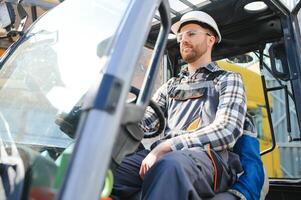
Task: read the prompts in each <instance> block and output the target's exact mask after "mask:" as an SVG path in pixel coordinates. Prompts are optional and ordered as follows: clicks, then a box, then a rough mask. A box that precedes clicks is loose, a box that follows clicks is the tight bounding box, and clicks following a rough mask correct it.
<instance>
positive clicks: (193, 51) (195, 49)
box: [180, 43, 207, 63]
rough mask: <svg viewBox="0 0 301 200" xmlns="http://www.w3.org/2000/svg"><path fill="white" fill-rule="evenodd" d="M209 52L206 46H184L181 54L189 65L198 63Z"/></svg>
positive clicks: (181, 48)
mask: <svg viewBox="0 0 301 200" xmlns="http://www.w3.org/2000/svg"><path fill="white" fill-rule="evenodd" d="M206 51H207V46H206V44H204V43H203V44H197V45H196V46H193V45H188V44H186V45H183V47H182V46H181V47H180V53H181V56H182V58H183V60H184V61H185V62H187V63H193V62H195V61H197V60H198V59H199V58H200V57H202V56H203V55H204V54H205V53H206Z"/></svg>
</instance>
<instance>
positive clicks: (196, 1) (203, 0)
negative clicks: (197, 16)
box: [188, 0, 211, 5]
mask: <svg viewBox="0 0 301 200" xmlns="http://www.w3.org/2000/svg"><path fill="white" fill-rule="evenodd" d="M188 1H189V2H190V3H192V4H194V5H198V4H209V3H211V1H209V0H188Z"/></svg>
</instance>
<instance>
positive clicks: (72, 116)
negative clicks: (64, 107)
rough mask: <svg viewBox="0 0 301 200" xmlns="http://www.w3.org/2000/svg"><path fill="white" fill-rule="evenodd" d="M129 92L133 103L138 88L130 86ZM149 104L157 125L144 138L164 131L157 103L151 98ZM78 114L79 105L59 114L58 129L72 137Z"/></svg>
mask: <svg viewBox="0 0 301 200" xmlns="http://www.w3.org/2000/svg"><path fill="white" fill-rule="evenodd" d="M130 93H132V94H134V95H135V96H136V98H135V99H134V100H132V101H130V103H135V102H136V99H137V97H138V96H139V93H140V90H139V89H138V88H136V87H133V86H131V89H130ZM149 106H150V107H151V108H152V109H153V110H154V112H155V114H156V115H157V116H158V119H159V126H158V128H157V130H155V131H153V132H145V133H144V138H152V137H156V136H158V135H160V134H161V133H162V132H163V131H164V129H165V126H166V122H165V117H164V114H163V112H162V110H161V108H160V107H159V106H158V105H157V103H155V102H154V101H153V100H150V103H149ZM80 114H81V106H74V107H73V109H72V110H71V111H70V113H68V114H67V113H63V114H60V115H59V116H58V117H57V118H56V120H55V123H56V124H57V125H59V127H60V129H61V130H62V131H63V132H64V133H66V134H67V135H68V136H69V137H71V138H74V137H75V130H76V128H77V125H78V122H79V117H80Z"/></svg>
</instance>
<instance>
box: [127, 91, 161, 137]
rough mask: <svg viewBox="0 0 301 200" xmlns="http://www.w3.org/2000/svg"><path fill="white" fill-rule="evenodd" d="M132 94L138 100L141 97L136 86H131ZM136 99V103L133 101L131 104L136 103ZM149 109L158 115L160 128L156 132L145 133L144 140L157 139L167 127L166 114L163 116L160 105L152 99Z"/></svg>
mask: <svg viewBox="0 0 301 200" xmlns="http://www.w3.org/2000/svg"><path fill="white" fill-rule="evenodd" d="M130 93H132V94H134V95H135V96H136V99H137V97H138V96H139V93H140V90H139V89H138V88H136V87H134V86H131V89H130ZM136 99H135V100H134V101H132V102H131V103H135V101H136ZM149 107H151V108H152V109H153V111H154V112H155V114H156V115H157V117H158V120H159V126H158V127H157V130H155V131H152V132H145V133H144V138H152V137H156V136H158V135H160V134H161V133H162V132H163V131H164V129H165V126H166V120H165V117H164V114H163V112H162V110H161V108H160V107H159V106H158V104H157V103H156V102H154V101H153V100H152V99H151V100H150V102H149Z"/></svg>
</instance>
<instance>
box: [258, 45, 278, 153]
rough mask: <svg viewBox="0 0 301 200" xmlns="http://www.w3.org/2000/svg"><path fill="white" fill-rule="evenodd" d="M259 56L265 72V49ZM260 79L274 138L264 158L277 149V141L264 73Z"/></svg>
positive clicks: (261, 68)
mask: <svg viewBox="0 0 301 200" xmlns="http://www.w3.org/2000/svg"><path fill="white" fill-rule="evenodd" d="M259 56H260V58H259V67H260V71H261V72H262V71H263V49H261V50H259ZM260 77H261V82H262V87H263V90H264V92H263V94H264V99H265V105H266V109H267V114H268V120H269V125H270V130H271V138H272V146H271V147H270V148H268V149H266V150H264V151H261V152H260V155H261V156H263V155H264V154H267V153H269V152H271V151H273V150H274V149H275V147H276V139H275V133H274V128H273V123H272V116H271V109H270V103H269V97H268V93H267V87H266V82H265V78H264V75H263V73H261V74H260Z"/></svg>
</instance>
